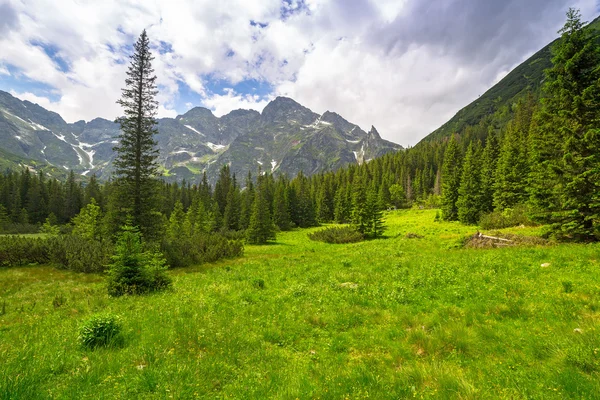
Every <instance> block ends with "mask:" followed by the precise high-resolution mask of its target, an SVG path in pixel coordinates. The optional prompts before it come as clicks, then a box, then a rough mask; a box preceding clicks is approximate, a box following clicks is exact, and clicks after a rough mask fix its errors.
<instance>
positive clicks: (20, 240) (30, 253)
mask: <svg viewBox="0 0 600 400" xmlns="http://www.w3.org/2000/svg"><path fill="white" fill-rule="evenodd" d="M50 261H51V246H50V243H49V241H48V240H46V239H42V238H28V237H22V236H0V266H3V267H16V266H22V265H28V264H46V263H48V262H50Z"/></svg>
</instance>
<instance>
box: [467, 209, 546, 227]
mask: <svg viewBox="0 0 600 400" xmlns="http://www.w3.org/2000/svg"><path fill="white" fill-rule="evenodd" d="M519 225H525V226H534V225H535V224H534V223H533V222H532V221H531V220H530V219H529V218H528V217H527V213H526V210H525V207H523V206H518V207H515V208H507V209H506V210H504V211H494V212H492V213H489V214H484V215H483V216H482V217H481V218H480V219H479V226H481V227H482V228H483V229H502V228H510V227H511V226H519Z"/></svg>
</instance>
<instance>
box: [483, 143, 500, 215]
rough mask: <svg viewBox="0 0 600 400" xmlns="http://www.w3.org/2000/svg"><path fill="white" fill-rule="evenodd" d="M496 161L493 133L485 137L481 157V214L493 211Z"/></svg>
mask: <svg viewBox="0 0 600 400" xmlns="http://www.w3.org/2000/svg"><path fill="white" fill-rule="evenodd" d="M497 161H498V141H497V140H496V135H495V134H494V133H493V132H490V134H489V135H488V137H487V140H486V143H485V148H484V150H483V155H482V157H481V199H480V200H481V212H482V213H489V212H492V211H493V210H494V174H495V172H496V164H497Z"/></svg>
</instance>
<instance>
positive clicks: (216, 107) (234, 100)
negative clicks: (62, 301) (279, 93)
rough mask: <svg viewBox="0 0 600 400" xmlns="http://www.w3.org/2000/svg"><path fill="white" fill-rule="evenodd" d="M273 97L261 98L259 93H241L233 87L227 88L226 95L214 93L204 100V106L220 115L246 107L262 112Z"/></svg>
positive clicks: (245, 108)
mask: <svg viewBox="0 0 600 400" xmlns="http://www.w3.org/2000/svg"><path fill="white" fill-rule="evenodd" d="M269 100H272V99H261V98H260V97H259V96H257V95H250V94H246V95H244V94H239V93H236V92H235V91H234V90H233V89H225V94H224V95H218V94H217V95H212V96H210V97H208V98H206V99H205V100H204V104H203V105H204V106H205V107H207V108H210V109H211V110H212V111H213V113H214V114H215V115H216V116H217V117H220V116H222V115H225V114H227V113H229V112H230V111H231V110H237V109H244V110H256V111H258V112H261V111H262V110H263V108H265V107H266V105H267V104H268V103H269Z"/></svg>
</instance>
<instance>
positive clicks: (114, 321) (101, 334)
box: [77, 314, 123, 349]
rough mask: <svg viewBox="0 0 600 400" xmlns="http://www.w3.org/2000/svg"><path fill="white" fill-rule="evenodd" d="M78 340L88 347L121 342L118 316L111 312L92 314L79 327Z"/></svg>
mask: <svg viewBox="0 0 600 400" xmlns="http://www.w3.org/2000/svg"><path fill="white" fill-rule="evenodd" d="M77 339H78V341H79V344H81V346H83V347H85V348H88V349H95V348H97V347H109V346H118V345H121V344H122V343H123V336H122V334H121V323H120V320H119V317H117V316H115V315H111V314H98V315H93V316H92V317H90V318H89V319H88V320H87V321H85V322H84V323H83V324H82V325H81V327H80V328H79V336H78V338H77Z"/></svg>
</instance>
